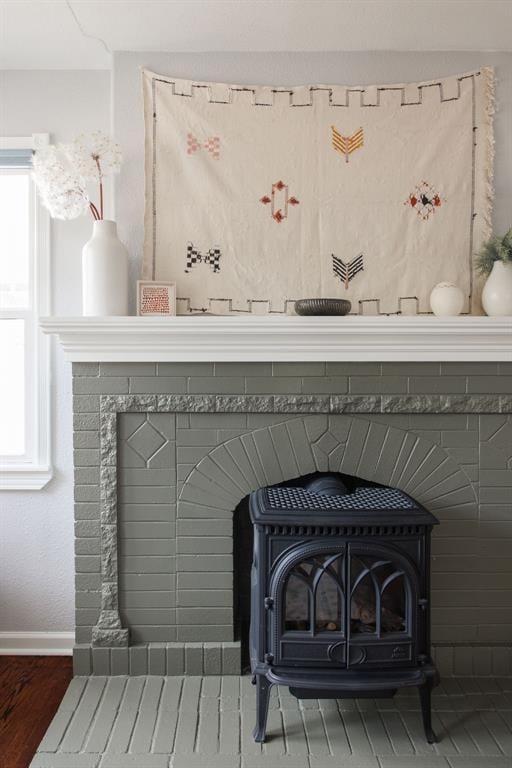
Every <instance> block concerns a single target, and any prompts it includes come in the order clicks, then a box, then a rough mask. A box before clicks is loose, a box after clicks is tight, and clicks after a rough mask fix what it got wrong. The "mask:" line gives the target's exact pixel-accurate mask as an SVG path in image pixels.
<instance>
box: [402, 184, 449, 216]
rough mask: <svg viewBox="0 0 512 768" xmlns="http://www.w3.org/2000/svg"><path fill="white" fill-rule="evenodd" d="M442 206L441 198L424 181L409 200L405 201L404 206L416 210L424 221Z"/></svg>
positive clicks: (430, 185)
mask: <svg viewBox="0 0 512 768" xmlns="http://www.w3.org/2000/svg"><path fill="white" fill-rule="evenodd" d="M441 204H442V199H441V196H440V195H439V193H438V192H436V191H435V189H434V187H433V186H432V184H429V182H428V181H422V182H421V184H418V185H417V186H416V188H415V189H414V192H411V194H410V195H409V197H408V198H407V200H405V201H404V205H409V206H410V207H411V208H414V210H415V211H416V213H417V214H418V216H419V217H420V218H421V219H423V221H426V220H427V219H428V218H429V217H430V215H431V214H432V213H435V210H436V208H439V207H440V206H441Z"/></svg>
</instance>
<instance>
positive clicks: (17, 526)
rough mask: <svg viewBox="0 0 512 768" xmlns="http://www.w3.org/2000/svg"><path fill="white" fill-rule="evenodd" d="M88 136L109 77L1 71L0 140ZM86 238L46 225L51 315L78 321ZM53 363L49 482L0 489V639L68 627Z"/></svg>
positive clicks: (106, 98)
mask: <svg viewBox="0 0 512 768" xmlns="http://www.w3.org/2000/svg"><path fill="white" fill-rule="evenodd" d="M97 128H98V129H102V130H105V131H109V130H110V73H109V72H105V71H55V72H54V71H37V72H36V71H3V72H0V135H2V136H27V135H30V134H31V133H49V134H50V135H51V138H52V140H55V141H69V140H71V139H73V138H74V137H75V136H76V135H78V134H79V133H81V132H82V131H89V130H94V129H97ZM90 231H91V222H90V221H89V220H88V218H85V217H84V218H81V219H77V220H75V221H70V222H64V221H53V222H52V225H51V270H52V312H53V314H56V315H77V314H80V311H81V298H80V255H81V248H82V245H83V244H84V243H85V242H86V241H87V240H88V238H89V237H90ZM0 354H1V352H0ZM52 357H53V360H52V399H53V442H54V453H53V455H54V469H55V477H54V478H53V480H52V481H51V482H50V483H49V485H47V486H46V488H44V489H43V490H41V491H35V492H28V491H18V492H14V491H12V492H7V491H0V639H1V633H2V632H33V631H38V632H52V631H61V632H65V631H72V630H73V629H74V616H73V611H74V596H73V590H74V585H73V580H74V569H73V463H72V459H73V456H72V420H71V370H70V368H71V367H70V365H69V363H65V362H64V361H63V359H62V353H61V351H60V349H57V348H56V347H55V345H54V347H53V350H52Z"/></svg>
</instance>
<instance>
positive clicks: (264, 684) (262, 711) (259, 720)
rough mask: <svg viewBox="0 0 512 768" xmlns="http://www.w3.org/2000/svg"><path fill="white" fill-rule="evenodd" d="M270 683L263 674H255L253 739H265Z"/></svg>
mask: <svg viewBox="0 0 512 768" xmlns="http://www.w3.org/2000/svg"><path fill="white" fill-rule="evenodd" d="M271 688H272V683H269V681H268V680H267V678H266V677H264V676H263V675H257V683H256V727H255V729H254V731H253V732H252V735H253V738H254V741H257V742H263V741H265V735H266V730H267V715H268V702H269V699H270V689H271Z"/></svg>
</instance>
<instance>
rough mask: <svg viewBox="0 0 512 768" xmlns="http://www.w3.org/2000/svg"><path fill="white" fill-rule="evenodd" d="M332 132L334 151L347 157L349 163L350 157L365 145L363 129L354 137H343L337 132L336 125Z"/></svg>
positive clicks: (332, 126) (353, 135) (346, 160)
mask: <svg viewBox="0 0 512 768" xmlns="http://www.w3.org/2000/svg"><path fill="white" fill-rule="evenodd" d="M331 130H332V146H333V149H335V150H336V151H337V152H341V154H342V155H345V162H346V163H348V158H349V155H351V154H352V152H355V150H356V149H359V147H362V146H363V144H364V132H363V129H362V128H359V129H358V130H357V131H356V132H355V133H353V134H352V136H342V135H341V133H340V132H339V131H337V130H336V128H335V126H334V125H331Z"/></svg>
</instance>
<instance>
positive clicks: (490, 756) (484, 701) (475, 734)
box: [31, 676, 512, 768]
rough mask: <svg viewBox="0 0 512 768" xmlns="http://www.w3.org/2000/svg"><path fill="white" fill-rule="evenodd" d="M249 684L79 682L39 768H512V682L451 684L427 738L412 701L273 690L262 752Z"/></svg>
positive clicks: (441, 691)
mask: <svg viewBox="0 0 512 768" xmlns="http://www.w3.org/2000/svg"><path fill="white" fill-rule="evenodd" d="M254 707H255V695H254V688H253V687H252V686H251V684H250V679H249V678H248V677H227V676H225V677H214V676H211V677H184V678H183V677H158V676H152V677H99V676H98V677H75V678H74V679H73V681H72V682H71V684H70V686H69V689H68V691H67V693H66V695H65V697H64V699H63V701H62V703H61V706H60V708H59V711H58V712H57V714H56V716H55V718H54V720H53V722H52V724H51V725H50V728H49V729H48V731H47V733H46V735H45V737H44V739H43V741H42V743H41V745H40V747H39V750H38V752H37V754H36V756H35V757H34V760H33V761H32V763H31V768H260V766H261V768H286V767H287V766H289V768H328V767H329V766H333V768H334V766H338V767H339V768H409V766H410V768H505V767H506V766H507V767H508V768H510V767H511V766H512V678H506V679H500V680H498V679H495V678H447V679H445V680H444V681H443V683H442V685H441V686H440V687H439V688H438V689H437V690H436V691H435V694H434V700H433V710H434V713H433V720H434V727H435V729H436V731H437V734H438V736H439V737H440V742H439V743H438V744H436V745H433V746H430V745H429V744H427V743H426V742H425V740H424V737H423V732H422V727H421V721H420V712H419V706H418V698H417V693H416V691H415V690H414V691H412V690H411V691H407V692H405V693H401V694H400V695H398V696H397V697H396V698H395V699H392V700H382V699H381V700H375V701H374V700H371V699H369V700H359V701H347V700H345V701H338V702H336V701H317V700H311V701H302V702H298V701H297V699H295V698H294V697H292V696H291V695H290V694H289V692H288V690H287V689H279V690H277V689H274V690H273V698H272V702H271V709H270V712H269V721H268V735H269V740H268V743H266V744H264V745H263V746H261V745H258V744H255V743H254V742H253V740H252V737H251V730H252V728H253V725H254Z"/></svg>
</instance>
